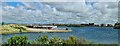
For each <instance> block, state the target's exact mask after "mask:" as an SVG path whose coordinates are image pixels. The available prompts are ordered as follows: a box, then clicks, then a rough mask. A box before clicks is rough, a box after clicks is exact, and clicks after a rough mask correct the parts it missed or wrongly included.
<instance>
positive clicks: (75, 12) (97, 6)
mask: <svg viewBox="0 0 120 46" xmlns="http://www.w3.org/2000/svg"><path fill="white" fill-rule="evenodd" d="M21 3H22V5H21V4H18V6H16V7H14V6H11V5H8V4H7V3H6V2H3V5H2V6H3V7H2V11H3V14H2V15H3V21H5V22H15V23H76V24H77V23H90V22H94V23H112V24H114V23H116V22H117V17H118V15H117V14H118V13H117V11H118V8H117V3H116V2H94V3H93V2H91V3H89V2H21ZM86 3H87V4H86ZM113 5H114V6H113Z"/></svg>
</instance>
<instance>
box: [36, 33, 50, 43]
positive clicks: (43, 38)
mask: <svg viewBox="0 0 120 46" xmlns="http://www.w3.org/2000/svg"><path fill="white" fill-rule="evenodd" d="M35 42H36V44H49V39H48V36H47V35H45V36H39V37H38V38H37V39H36V41H35Z"/></svg>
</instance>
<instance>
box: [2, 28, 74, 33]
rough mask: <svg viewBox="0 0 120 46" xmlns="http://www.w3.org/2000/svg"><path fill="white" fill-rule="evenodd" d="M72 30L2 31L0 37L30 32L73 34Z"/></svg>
mask: <svg viewBox="0 0 120 46" xmlns="http://www.w3.org/2000/svg"><path fill="white" fill-rule="evenodd" d="M71 31H72V30H58V29H54V30H52V29H51V30H49V29H35V28H27V31H22V32H19V31H2V32H0V35H2V34H17V33H24V32H25V33H29V32H41V33H42V32H49V33H51V32H52V33H54V32H55V33H60V32H61V33H62V32H71Z"/></svg>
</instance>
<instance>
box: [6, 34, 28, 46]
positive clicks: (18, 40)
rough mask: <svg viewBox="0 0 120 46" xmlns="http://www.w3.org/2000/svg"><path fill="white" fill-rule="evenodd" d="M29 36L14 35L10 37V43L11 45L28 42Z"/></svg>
mask: <svg viewBox="0 0 120 46" xmlns="http://www.w3.org/2000/svg"><path fill="white" fill-rule="evenodd" d="M28 43H29V42H28V38H27V36H16V35H15V36H13V37H11V38H9V39H8V44H11V45H16V44H17V45H24V44H28Z"/></svg>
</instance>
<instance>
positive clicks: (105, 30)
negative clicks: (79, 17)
mask: <svg viewBox="0 0 120 46" xmlns="http://www.w3.org/2000/svg"><path fill="white" fill-rule="evenodd" d="M58 28H66V27H58ZM68 28H70V29H71V30H72V32H67V33H19V34H6V35H2V41H3V42H6V41H7V39H8V38H10V37H12V36H14V35H27V36H28V38H29V40H31V41H32V40H35V39H36V38H37V37H38V36H39V35H41V36H43V35H48V36H49V38H52V37H53V36H58V37H60V38H62V39H67V38H68V37H69V36H70V35H74V36H76V37H78V38H80V37H83V38H85V39H87V40H89V41H93V42H94V43H100V44H118V30H117V29H113V28H112V27H68Z"/></svg>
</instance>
